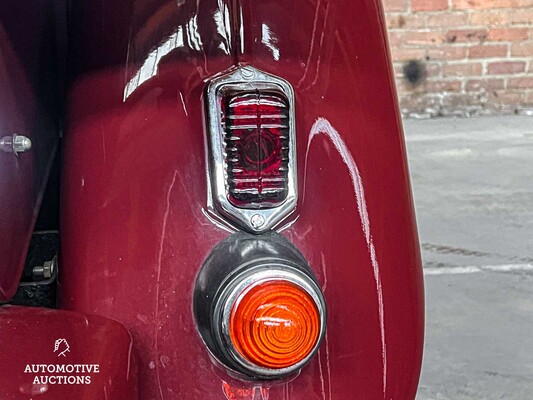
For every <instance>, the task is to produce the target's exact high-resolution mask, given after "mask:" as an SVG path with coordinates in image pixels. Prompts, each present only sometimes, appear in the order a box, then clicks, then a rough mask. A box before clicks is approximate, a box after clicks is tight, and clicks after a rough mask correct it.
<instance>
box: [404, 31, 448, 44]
mask: <svg viewBox="0 0 533 400" xmlns="http://www.w3.org/2000/svg"><path fill="white" fill-rule="evenodd" d="M403 40H404V43H405V44H407V45H419V46H420V45H421V46H427V45H434V44H441V43H442V41H443V37H442V34H441V33H440V32H435V31H425V32H406V33H405V35H404V37H403Z"/></svg>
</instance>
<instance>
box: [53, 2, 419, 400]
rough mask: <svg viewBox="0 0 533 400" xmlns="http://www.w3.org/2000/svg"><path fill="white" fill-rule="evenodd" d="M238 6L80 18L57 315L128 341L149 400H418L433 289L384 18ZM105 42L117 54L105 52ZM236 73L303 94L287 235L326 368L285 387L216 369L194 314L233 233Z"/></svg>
mask: <svg viewBox="0 0 533 400" xmlns="http://www.w3.org/2000/svg"><path fill="white" fill-rule="evenodd" d="M235 3H236V2H235ZM87 4H88V3H87ZM92 4H93V3H92V2H91V6H92ZM241 5H242V8H240V7H234V6H232V7H229V8H227V6H225V5H224V4H223V3H222V2H217V1H203V2H199V3H198V2H193V1H190V2H189V1H178V2H177V3H176V2H175V1H172V2H171V1H168V2H160V3H157V2H154V1H152V2H141V1H137V2H124V3H121V5H117V4H112V5H111V4H109V3H105V4H104V2H97V6H96V11H94V10H93V11H92V12H90V13H87V12H85V13H84V12H83V11H84V10H83V7H84V6H80V7H81V9H80V10H78V11H80V12H79V13H78V14H77V15H80V19H79V20H78V28H77V29H79V31H78V36H77V38H78V39H77V40H79V47H78V48H79V51H80V52H82V53H83V55H80V56H79V57H77V59H78V60H84V61H83V63H81V64H80V65H79V66H78V72H79V75H78V76H77V79H76V81H75V84H74V85H73V87H72V90H71V95H70V101H69V120H68V121H69V129H68V133H67V137H66V146H65V150H66V151H65V169H64V171H65V172H64V177H63V185H64V187H63V205H64V206H63V209H62V238H63V243H62V263H63V266H64V271H65V272H64V273H63V275H62V277H61V286H62V298H61V301H62V305H63V306H64V307H67V308H70V309H76V310H81V311H85V312H91V313H98V314H102V315H106V316H109V317H112V318H115V319H117V320H119V321H121V322H122V323H124V324H125V326H126V327H127V328H128V329H129V330H130V331H131V332H132V335H133V337H134V342H135V345H136V347H137V349H138V353H139V356H140V377H141V387H140V390H141V398H143V399H144V398H146V399H150V398H165V399H181V398H190V399H203V398H209V399H213V400H215V399H254V398H264V399H267V398H268V399H270V400H272V399H289V398H290V399H301V400H303V399H305V400H309V399H328V398H331V399H337V400H344V399H353V398H364V399H389V398H394V399H410V398H414V393H415V391H416V384H417V381H418V373H419V368H420V359H421V351H422V341H423V286H422V274H421V266H420V256H419V251H418V241H417V236H416V227H415V222H414V215H413V211H412V199H411V194H410V188H409V181H408V171H407V166H406V161H405V149H404V143H403V139H402V135H401V126H400V121H399V118H398V113H397V105H396V102H395V97H394V95H395V94H394V89H393V83H392V76H391V71H390V64H389V59H388V54H387V48H386V45H385V32H384V25H383V21H382V11H381V9H380V6H379V2H378V1H374V0H366V1H363V2H358V3H353V2H349V1H347V0H333V1H328V2H326V1H316V2H313V1H305V2H304V1H303V0H302V1H300V0H297V1H294V2H289V3H287V2H280V1H274V0H264V1H261V2H254V1H249V0H246V1H242V2H241ZM85 7H88V6H87V5H86V6H85ZM161 10H165V11H161ZM85 11H87V10H85ZM87 14H88V16H87V17H83V16H84V15H87ZM163 15H164V16H165V18H163V19H162V16H163ZM239 16H241V18H242V24H241V25H237V24H236V21H237V20H238V18H237V17H239ZM163 21H164V22H163ZM111 31H113V32H115V34H116V35H115V36H114V37H115V38H116V37H120V38H122V39H121V40H118V39H116V40H114V41H112V42H111V43H108V42H105V41H102V40H99V39H100V38H104V37H106V35H109V34H110V32H111ZM180 32H181V33H180ZM126 34H127V35H128V36H127V37H128V38H129V40H124V38H125V37H126V36H125V35H126ZM137 38H139V39H137ZM86 46H92V47H91V51H87V50H83V49H86V48H87V47H86ZM235 61H239V62H242V63H252V64H253V65H254V66H256V67H258V68H261V69H264V70H265V71H267V72H270V73H273V74H276V75H279V76H281V77H282V78H285V79H287V80H289V81H290V82H291V83H292V85H293V87H294V89H295V93H296V113H297V115H296V118H297V121H296V122H297V150H298V157H299V158H298V181H299V185H300V188H299V189H300V203H299V206H298V212H297V213H296V214H294V215H293V216H291V217H290V219H289V220H288V221H287V222H289V221H290V222H292V224H289V226H286V227H284V229H282V233H283V234H284V235H285V236H286V237H288V238H289V239H290V240H291V241H293V243H295V244H296V245H297V247H298V248H299V249H300V250H301V251H302V252H303V253H304V255H305V256H306V257H307V259H308V261H309V263H310V265H311V267H312V268H313V270H314V271H315V274H316V275H317V276H318V278H319V281H320V282H321V284H322V285H323V289H324V292H325V295H326V299H327V302H328V311H329V314H330V320H329V322H328V331H327V336H326V339H325V341H324V344H323V345H322V347H321V349H320V350H319V355H318V356H317V357H316V358H315V359H314V360H313V361H312V362H311V364H310V365H309V366H308V367H306V368H305V369H304V370H303V371H302V373H301V374H300V375H299V376H298V377H297V378H295V379H294V380H292V381H290V382H284V383H281V384H280V383H273V384H265V383H239V382H237V381H235V380H233V379H231V378H229V377H228V376H227V375H226V374H225V373H224V372H222V371H220V370H218V369H217V368H216V367H214V366H213V364H212V362H211V361H210V359H209V356H208V354H207V352H206V349H205V347H204V346H203V344H202V342H201V340H200V338H199V336H198V334H197V332H196V327H195V324H194V318H193V315H192V310H191V304H192V290H193V287H194V280H195V277H196V274H197V273H198V270H199V268H200V266H201V264H202V262H203V260H204V259H205V258H206V257H207V255H208V254H209V251H210V250H211V249H212V248H213V247H214V246H215V245H216V244H217V243H218V242H219V241H220V240H222V239H223V238H224V237H226V236H227V235H228V234H229V232H228V231H227V228H225V227H224V226H223V225H221V224H220V223H218V222H217V221H216V219H215V218H213V217H212V216H210V215H209V213H208V212H207V210H206V206H207V192H206V190H207V185H206V178H205V169H206V167H207V166H206V163H205V153H204V151H205V150H204V149H205V135H204V130H203V114H202V108H203V103H202V92H203V90H204V87H205V82H206V79H207V78H209V77H210V76H212V75H214V74H216V73H219V72H222V71H223V70H225V69H227V68H228V67H230V66H231V65H232V64H233V63H234V62H235ZM143 66H145V67H144V69H143ZM254 396H255V397H254Z"/></svg>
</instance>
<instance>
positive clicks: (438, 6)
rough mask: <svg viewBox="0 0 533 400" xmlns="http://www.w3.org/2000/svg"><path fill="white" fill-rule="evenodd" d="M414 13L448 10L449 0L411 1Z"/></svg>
mask: <svg viewBox="0 0 533 400" xmlns="http://www.w3.org/2000/svg"><path fill="white" fill-rule="evenodd" d="M411 9H412V10H413V11H415V12H416V11H442V10H447V9H448V0H411Z"/></svg>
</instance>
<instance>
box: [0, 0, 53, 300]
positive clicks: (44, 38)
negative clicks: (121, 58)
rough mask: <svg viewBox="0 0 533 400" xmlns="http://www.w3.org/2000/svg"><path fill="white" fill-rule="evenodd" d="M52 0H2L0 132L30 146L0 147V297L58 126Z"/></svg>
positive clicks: (11, 288)
mask: <svg viewBox="0 0 533 400" xmlns="http://www.w3.org/2000/svg"><path fill="white" fill-rule="evenodd" d="M54 23H55V15H54V6H53V2H50V1H45V0H43V1H26V0H24V1H20V2H19V1H17V2H2V3H0V93H1V95H0V138H2V137H5V136H11V135H13V134H14V133H16V134H18V135H24V136H27V137H29V138H30V139H31V141H32V144H33V146H32V149H31V150H30V151H29V152H27V153H21V154H19V156H18V157H16V156H15V155H14V154H13V153H4V152H1V151H0V302H2V301H6V300H9V299H10V298H11V296H12V295H13V294H14V293H15V291H16V289H17V287H18V284H19V280H20V277H21V272H22V268H23V266H24V260H25V257H26V251H27V248H28V245H29V240H30V236H31V233H32V231H33V226H34V223H35V219H36V217H37V213H38V210H39V207H40V203H41V198H42V195H43V192H44V184H45V183H46V180H47V176H48V172H49V169H50V165H51V160H52V158H53V156H54V154H55V149H56V146H57V141H58V130H57V126H56V124H55V120H54V117H55V113H56V110H54V107H55V106H57V95H56V91H57V86H58V82H57V80H56V75H55V66H56V63H57V60H56V57H57V52H56V47H55V40H54V38H55V30H54Z"/></svg>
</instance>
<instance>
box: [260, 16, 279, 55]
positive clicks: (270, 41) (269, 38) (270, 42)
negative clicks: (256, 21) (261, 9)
mask: <svg viewBox="0 0 533 400" xmlns="http://www.w3.org/2000/svg"><path fill="white" fill-rule="evenodd" d="M261 32H262V35H261V43H263V44H264V45H265V46H266V47H268V49H269V50H270V52H271V53H272V56H273V57H274V60H276V61H279V48H278V47H277V43H278V39H277V38H276V36H275V35H274V33H273V32H272V31H271V30H270V28H269V27H268V25H267V24H263V25H262V29H261Z"/></svg>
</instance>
